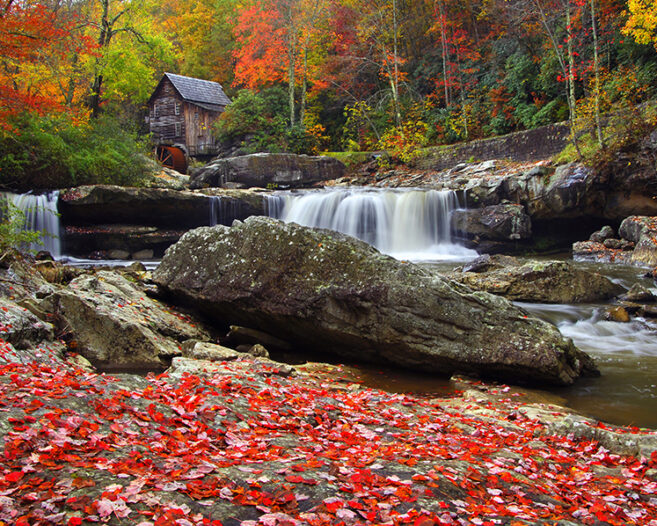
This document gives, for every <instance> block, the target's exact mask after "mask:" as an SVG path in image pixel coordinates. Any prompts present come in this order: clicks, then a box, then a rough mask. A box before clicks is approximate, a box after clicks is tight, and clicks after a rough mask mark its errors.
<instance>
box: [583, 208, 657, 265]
mask: <svg viewBox="0 0 657 526" xmlns="http://www.w3.org/2000/svg"><path fill="white" fill-rule="evenodd" d="M607 229H609V230H607ZM573 258H574V259H575V260H581V261H602V262H609V263H622V264H626V265H636V266H644V267H656V266H657V216H630V217H627V218H625V219H624V220H623V222H622V223H621V225H620V228H619V229H618V238H616V237H614V235H613V231H612V229H611V228H610V227H605V232H604V233H602V231H598V232H594V233H593V234H591V237H590V238H589V241H580V242H577V243H574V244H573Z"/></svg>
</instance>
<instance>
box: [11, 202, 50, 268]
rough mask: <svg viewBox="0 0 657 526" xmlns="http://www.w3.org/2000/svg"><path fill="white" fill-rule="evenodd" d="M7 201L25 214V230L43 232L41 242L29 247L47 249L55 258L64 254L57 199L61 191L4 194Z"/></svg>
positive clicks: (35, 249) (29, 248)
mask: <svg viewBox="0 0 657 526" xmlns="http://www.w3.org/2000/svg"><path fill="white" fill-rule="evenodd" d="M4 198H5V201H6V202H8V203H11V204H12V205H13V206H15V207H16V208H18V209H19V210H20V211H21V212H22V213H23V214H24V215H25V230H30V231H32V232H43V235H42V236H41V238H40V241H39V242H36V243H32V244H30V245H29V246H28V247H25V248H27V249H28V250H32V251H39V250H47V251H48V252H50V254H51V255H52V256H53V257H54V258H55V259H59V258H61V255H62V250H61V242H60V237H59V236H60V231H59V213H58V212H57V200H58V199H59V192H57V191H55V192H49V193H47V194H41V195H33V194H12V193H5V194H4Z"/></svg>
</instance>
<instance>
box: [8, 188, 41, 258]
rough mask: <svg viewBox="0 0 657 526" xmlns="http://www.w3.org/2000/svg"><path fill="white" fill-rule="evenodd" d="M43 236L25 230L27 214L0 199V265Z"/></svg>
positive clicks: (39, 233)
mask: <svg viewBox="0 0 657 526" xmlns="http://www.w3.org/2000/svg"><path fill="white" fill-rule="evenodd" d="M41 235H42V233H41V232H33V231H29V230H25V214H24V213H23V212H22V211H21V210H20V209H18V208H16V207H15V206H14V205H13V204H12V203H10V202H9V201H7V200H5V199H3V198H2V197H0V265H1V264H2V263H3V262H4V261H5V259H6V258H7V256H8V255H9V254H11V253H12V252H14V251H16V250H19V249H22V247H24V246H26V245H30V244H32V243H36V242H37V241H39V238H40V237H41Z"/></svg>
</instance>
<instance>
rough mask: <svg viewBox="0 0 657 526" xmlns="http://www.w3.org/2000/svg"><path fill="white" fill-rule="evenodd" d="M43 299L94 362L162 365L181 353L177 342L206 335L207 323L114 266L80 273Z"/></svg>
mask: <svg viewBox="0 0 657 526" xmlns="http://www.w3.org/2000/svg"><path fill="white" fill-rule="evenodd" d="M39 304H40V306H41V307H42V308H43V309H44V310H47V311H49V312H51V313H52V314H54V315H55V318H56V319H57V320H59V325H60V328H61V329H62V330H64V331H67V332H68V333H69V338H70V340H71V341H73V342H75V349H76V351H77V352H78V353H79V354H81V355H82V356H84V357H85V358H87V359H88V360H89V361H90V362H91V363H92V364H93V365H94V366H96V367H101V368H112V369H122V368H124V369H131V368H142V367H148V368H156V367H164V366H166V365H168V361H169V360H170V358H171V357H172V356H175V355H178V354H180V352H181V350H180V346H179V342H182V341H184V340H187V339H191V338H195V339H200V340H202V339H207V338H208V335H207V333H205V331H204V330H203V329H201V328H199V327H197V326H195V325H193V324H192V323H191V322H188V321H186V320H184V319H182V317H180V316H176V315H174V314H173V313H171V312H169V311H168V310H167V309H166V308H165V307H164V305H162V304H160V303H159V302H156V301H155V300H152V299H150V298H148V297H147V296H145V294H144V293H143V292H142V291H141V290H139V289H138V288H137V287H136V286H135V285H134V284H132V283H131V282H129V281H128V280H127V279H125V278H124V277H122V276H120V275H119V274H116V273H114V272H107V271H101V272H98V274H97V275H85V276H81V277H79V278H76V279H74V280H73V281H72V282H71V283H70V284H69V286H68V288H66V289H60V290H57V291H56V292H54V293H53V294H51V295H50V296H48V297H46V298H44V299H43V300H41V301H40V303H39Z"/></svg>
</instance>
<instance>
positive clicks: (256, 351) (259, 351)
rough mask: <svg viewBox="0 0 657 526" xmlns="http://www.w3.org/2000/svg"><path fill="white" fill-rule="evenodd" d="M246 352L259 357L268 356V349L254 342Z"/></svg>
mask: <svg viewBox="0 0 657 526" xmlns="http://www.w3.org/2000/svg"><path fill="white" fill-rule="evenodd" d="M248 353H249V354H250V355H251V356H256V357H259V358H269V351H268V350H267V349H265V348H264V347H263V346H262V345H260V344H259V343H256V344H255V345H253V346H251V348H250V349H249V350H248Z"/></svg>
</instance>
